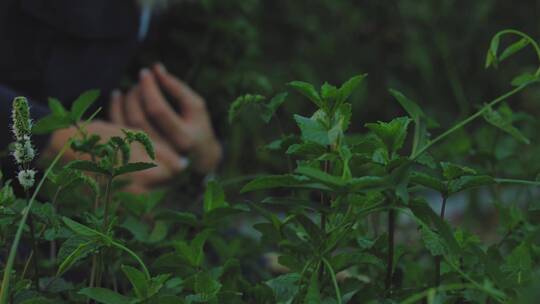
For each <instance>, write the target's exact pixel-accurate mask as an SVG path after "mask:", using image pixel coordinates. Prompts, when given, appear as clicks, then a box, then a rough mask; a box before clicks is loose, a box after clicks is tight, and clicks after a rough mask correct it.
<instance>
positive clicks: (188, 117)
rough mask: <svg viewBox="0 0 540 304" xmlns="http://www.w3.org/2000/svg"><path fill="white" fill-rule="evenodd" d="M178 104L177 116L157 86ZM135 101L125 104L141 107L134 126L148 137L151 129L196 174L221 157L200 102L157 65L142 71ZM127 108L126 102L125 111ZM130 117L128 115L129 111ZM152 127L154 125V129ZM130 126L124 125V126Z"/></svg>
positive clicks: (212, 165) (189, 90)
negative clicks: (188, 159) (189, 158)
mask: <svg viewBox="0 0 540 304" xmlns="http://www.w3.org/2000/svg"><path fill="white" fill-rule="evenodd" d="M159 84H161V86H162V87H163V88H164V89H165V90H166V91H167V92H168V93H169V95H171V96H172V98H173V99H174V100H173V101H174V102H176V103H177V104H178V105H179V108H180V112H181V113H180V114H179V113H177V112H176V111H175V110H174V109H173V108H172V107H171V105H170V104H169V103H168V102H167V100H166V98H165V97H164V96H163V94H162V92H161V89H160V86H159ZM135 94H138V95H139V98H138V100H136V99H135V98H134V99H135V100H129V103H137V102H138V103H139V104H142V112H144V113H143V114H144V118H142V115H139V114H140V111H139V112H138V113H137V118H136V119H135V120H136V121H134V123H135V126H136V127H139V128H141V129H142V130H144V131H147V132H148V133H149V134H150V136H152V134H155V133H159V132H158V131H156V129H155V127H157V129H158V130H159V131H160V132H161V133H159V134H163V137H162V138H163V139H164V140H165V141H166V142H167V143H169V144H170V145H171V146H173V147H174V148H175V149H176V151H179V152H180V153H189V154H190V155H191V156H192V157H193V161H194V164H193V165H194V167H195V169H196V170H197V171H198V172H200V173H208V172H210V171H212V170H214V169H215V168H216V167H217V165H218V164H219V162H220V161H221V158H222V148H221V145H220V143H219V142H218V140H217V139H216V137H215V135H214V131H213V129H212V124H211V122H210V117H209V114H208V111H207V109H206V104H205V101H204V99H203V98H202V97H201V96H199V95H198V94H197V93H195V92H194V91H193V90H192V89H191V88H190V87H188V86H187V85H186V84H185V83H183V82H182V81H180V80H179V79H177V78H176V77H174V76H173V75H171V74H169V73H168V72H167V71H166V69H165V67H164V66H163V65H161V64H158V65H155V66H154V67H153V68H152V70H151V71H150V70H147V69H143V70H142V71H141V73H140V82H139V85H138V86H137V89H136V93H135ZM129 106H130V105H128V104H127V103H126V105H125V109H128V108H129ZM130 115H132V114H131V112H130ZM154 124H155V126H154ZM129 125H130V124H129V123H128V126H129Z"/></svg>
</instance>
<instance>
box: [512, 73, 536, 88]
mask: <svg viewBox="0 0 540 304" xmlns="http://www.w3.org/2000/svg"><path fill="white" fill-rule="evenodd" d="M538 81H540V79H539V78H538V77H536V76H535V75H533V74H531V73H529V72H525V73H522V74H519V75H518V76H516V77H514V79H512V82H511V84H512V85H513V86H515V87H519V86H522V85H528V84H530V83H533V82H538Z"/></svg>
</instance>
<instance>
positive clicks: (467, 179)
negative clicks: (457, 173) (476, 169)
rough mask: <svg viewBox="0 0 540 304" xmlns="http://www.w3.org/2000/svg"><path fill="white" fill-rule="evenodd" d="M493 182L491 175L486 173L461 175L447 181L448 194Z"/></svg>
mask: <svg viewBox="0 0 540 304" xmlns="http://www.w3.org/2000/svg"><path fill="white" fill-rule="evenodd" d="M494 183H495V180H494V179H493V177H491V176H487V175H478V176H462V177H460V178H458V179H455V180H452V181H450V182H449V183H448V194H454V193H457V192H461V191H464V190H468V189H472V188H477V187H482V186H488V185H492V184H494Z"/></svg>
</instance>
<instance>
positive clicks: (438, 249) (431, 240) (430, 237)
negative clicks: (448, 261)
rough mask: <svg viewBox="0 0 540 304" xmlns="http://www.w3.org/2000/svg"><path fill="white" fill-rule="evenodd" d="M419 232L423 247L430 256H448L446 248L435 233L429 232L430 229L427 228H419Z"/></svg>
mask: <svg viewBox="0 0 540 304" xmlns="http://www.w3.org/2000/svg"><path fill="white" fill-rule="evenodd" d="M420 231H421V233H422V240H423V241H424V245H425V246H426V248H427V249H428V250H429V252H431V255H433V256H438V255H446V254H448V247H447V246H446V244H445V243H444V241H443V240H442V239H441V237H440V236H439V235H438V234H437V233H435V232H433V231H431V229H429V228H427V227H422V228H420Z"/></svg>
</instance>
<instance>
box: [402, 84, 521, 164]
mask: <svg viewBox="0 0 540 304" xmlns="http://www.w3.org/2000/svg"><path fill="white" fill-rule="evenodd" d="M527 85H528V84H522V85H520V86H518V87H516V88H514V89H513V90H511V91H508V92H506V93H504V94H503V95H501V96H499V97H497V98H495V99H493V100H492V101H491V102H490V103H488V104H487V105H485V106H483V107H482V108H481V109H480V110H478V111H477V112H476V113H474V114H473V115H471V116H469V117H467V118H466V119H464V120H462V121H460V122H459V123H457V124H456V125H455V126H453V127H452V128H450V129H448V130H447V131H446V132H444V133H442V134H441V135H439V136H437V137H436V138H434V139H433V140H432V141H430V142H429V143H428V144H426V145H425V146H423V147H422V148H420V149H419V150H418V151H416V152H415V153H414V154H412V155H411V159H412V160H415V159H417V158H418V157H419V156H420V155H422V153H424V152H426V151H427V150H428V149H429V148H431V147H432V146H433V145H434V144H436V143H438V142H439V141H441V140H443V139H444V138H446V137H448V136H449V135H450V134H452V133H454V132H455V131H457V130H459V129H461V128H462V127H464V126H465V125H467V124H469V123H470V122H471V121H473V120H475V119H476V118H478V117H480V116H481V115H482V114H483V113H484V111H485V110H486V109H488V108H490V107H493V106H494V105H496V104H498V103H499V102H501V101H503V100H505V99H507V98H509V97H511V96H512V95H514V94H516V93H518V92H519V91H521V90H523V89H524V88H525V87H526V86H527Z"/></svg>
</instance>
